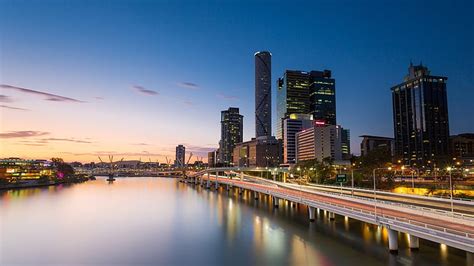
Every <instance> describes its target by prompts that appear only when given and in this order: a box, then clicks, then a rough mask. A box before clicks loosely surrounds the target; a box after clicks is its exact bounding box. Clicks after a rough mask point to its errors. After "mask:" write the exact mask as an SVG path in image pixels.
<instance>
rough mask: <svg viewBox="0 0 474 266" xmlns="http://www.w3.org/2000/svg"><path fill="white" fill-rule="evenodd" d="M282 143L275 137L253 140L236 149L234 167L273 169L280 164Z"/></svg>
mask: <svg viewBox="0 0 474 266" xmlns="http://www.w3.org/2000/svg"><path fill="white" fill-rule="evenodd" d="M280 150H281V147H280V142H279V141H278V140H277V139H276V138H275V137H267V136H263V137H259V138H252V139H251V140H250V141H246V142H242V143H238V144H237V145H236V146H235V148H234V158H233V159H234V166H239V167H272V166H278V165H279V164H280Z"/></svg>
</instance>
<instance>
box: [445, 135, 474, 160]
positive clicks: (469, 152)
mask: <svg viewBox="0 0 474 266" xmlns="http://www.w3.org/2000/svg"><path fill="white" fill-rule="evenodd" d="M450 150H451V156H452V157H453V158H474V133H464V134H459V135H455V136H451V137H450Z"/></svg>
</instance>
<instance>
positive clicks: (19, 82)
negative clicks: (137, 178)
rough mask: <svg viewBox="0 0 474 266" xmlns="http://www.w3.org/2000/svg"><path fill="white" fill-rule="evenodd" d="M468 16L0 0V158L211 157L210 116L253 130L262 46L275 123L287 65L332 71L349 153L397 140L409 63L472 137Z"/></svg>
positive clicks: (288, 5)
mask: <svg viewBox="0 0 474 266" xmlns="http://www.w3.org/2000/svg"><path fill="white" fill-rule="evenodd" d="M473 18H474V4H473V2H472V1H450V2H449V4H446V2H444V1H308V2H305V1H291V2H289V1H281V2H279V1H254V2H245V1H210V2H206V1H105V0H102V1H74V0H71V1H48V0H45V1H35V0H32V1H18V0H13V1H6V0H0V84H1V86H0V119H1V120H0V140H1V145H0V157H13V156H14V157H22V158H43V159H48V158H51V157H62V158H64V159H65V160H66V161H81V162H89V161H98V158H97V156H106V155H109V154H112V155H114V156H115V158H125V160H132V159H141V160H142V161H150V160H151V161H157V160H159V161H160V162H165V160H166V157H168V158H169V159H174V151H175V146H176V145H178V144H184V145H185V146H186V147H187V152H188V156H189V152H193V154H194V156H193V158H192V159H191V161H194V160H195V159H200V157H204V158H203V160H204V161H207V158H206V157H207V152H208V151H211V150H213V149H215V148H217V146H218V141H219V138H220V111H222V110H225V109H227V108H228V107H231V106H232V107H239V108H240V111H241V113H242V114H243V115H244V140H249V139H250V138H251V137H254V135H255V119H254V108H255V106H254V57H253V55H254V53H255V52H256V51H261V50H267V51H270V52H271V53H272V90H273V95H272V97H273V107H272V108H273V113H274V114H275V113H276V112H275V94H276V93H275V87H276V86H275V84H276V80H277V79H278V77H280V76H282V74H283V72H284V71H285V70H286V69H292V70H305V71H309V70H323V69H330V70H332V74H333V77H334V78H335V79H336V97H337V98H336V102H337V121H338V124H341V125H342V126H343V127H344V128H348V129H350V130H351V148H352V152H353V153H354V154H358V153H359V152H360V148H359V145H360V138H359V137H358V136H360V135H363V134H370V135H381V136H393V121H392V102H391V92H390V88H391V87H392V86H394V85H396V84H398V83H401V82H402V80H403V77H404V76H405V75H406V73H407V71H408V70H407V68H408V65H409V63H410V61H412V62H413V63H415V64H418V63H420V62H422V63H423V65H426V66H428V68H429V69H430V70H431V73H432V74H433V75H440V76H447V77H448V84H447V88H448V106H449V119H450V131H451V134H458V133H464V132H473V131H474V116H472V110H473V109H472V106H473V104H472V102H473V99H474V88H473V86H474V85H473V84H474V78H473V74H474V68H473V64H474V51H473V49H474V48H473V47H474V23H473ZM274 118H275V117H274V116H273V120H275V119H274ZM274 130H275V127H274V126H273V131H274Z"/></svg>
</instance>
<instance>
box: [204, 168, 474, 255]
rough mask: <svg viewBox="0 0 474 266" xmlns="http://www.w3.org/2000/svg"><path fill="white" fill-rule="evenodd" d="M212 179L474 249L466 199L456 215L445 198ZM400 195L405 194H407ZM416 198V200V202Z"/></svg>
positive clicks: (473, 220) (248, 178)
mask: <svg viewBox="0 0 474 266" xmlns="http://www.w3.org/2000/svg"><path fill="white" fill-rule="evenodd" d="M200 178H201V181H202V182H207V179H208V175H207V174H204V175H202V176H200ZM209 181H210V182H209V184H207V185H208V186H214V185H215V184H216V182H217V183H218V184H220V185H229V186H232V187H240V188H243V189H247V190H253V191H256V192H259V193H261V194H266V195H270V196H273V197H274V201H276V202H278V199H285V200H289V201H291V202H295V203H302V204H304V205H307V206H309V207H312V208H318V209H323V210H327V211H329V212H333V213H337V214H339V215H344V216H348V217H350V218H353V219H358V220H361V221H365V222H368V223H372V224H377V225H381V226H384V227H387V228H391V230H396V231H399V232H404V233H408V234H410V235H413V236H416V237H420V238H424V239H428V240H431V241H435V242H438V243H444V244H447V245H450V246H454V247H457V248H460V249H463V250H466V251H469V252H473V251H474V216H472V215H470V214H468V213H470V212H471V210H470V209H469V206H468V205H469V204H472V202H466V205H467V208H466V206H463V205H459V208H458V209H459V210H461V212H458V211H456V212H454V214H455V215H452V214H451V212H450V211H447V210H445V209H446V205H445V204H446V203H445V202H444V201H443V200H445V199H437V198H433V199H431V198H428V199H423V198H418V199H415V200H410V201H407V200H400V197H396V196H393V195H383V198H380V197H379V196H382V195H379V194H377V201H376V204H375V202H374V200H373V198H372V197H371V196H373V195H369V194H370V193H369V192H365V191H359V195H354V196H351V195H350V191H349V193H342V194H341V191H340V189H339V190H337V189H335V188H331V187H329V188H328V187H318V186H311V185H304V186H300V185H295V184H289V183H282V182H276V181H272V180H268V179H262V178H258V177H253V176H248V175H241V176H240V178H232V179H230V178H228V177H225V176H218V177H216V176H215V175H209ZM195 182H197V181H195ZM343 192H344V190H343ZM400 196H401V198H403V197H406V196H407V195H405V194H401V195H400ZM410 196H412V195H410ZM415 197H422V196H415ZM414 202H416V204H413V203H414ZM439 202H441V203H439ZM375 205H376V208H375ZM438 205H439V206H438ZM421 206H423V207H421ZM425 206H429V208H428V207H425ZM465 209H466V210H467V211H465Z"/></svg>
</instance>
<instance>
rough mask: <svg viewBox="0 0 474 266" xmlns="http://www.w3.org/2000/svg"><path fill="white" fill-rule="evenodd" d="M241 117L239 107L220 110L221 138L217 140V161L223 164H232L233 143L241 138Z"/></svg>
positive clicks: (240, 140)
mask: <svg viewBox="0 0 474 266" xmlns="http://www.w3.org/2000/svg"><path fill="white" fill-rule="evenodd" d="M243 119H244V117H243V116H242V115H241V114H239V108H236V107H230V108H229V109H228V110H225V111H222V112H221V140H220V142H219V161H220V164H222V165H223V166H231V165H232V164H233V159H232V155H233V151H234V147H235V144H237V143H239V142H242V140H243Z"/></svg>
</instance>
